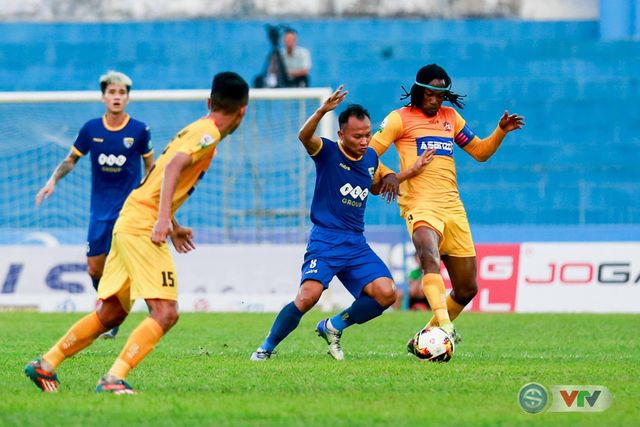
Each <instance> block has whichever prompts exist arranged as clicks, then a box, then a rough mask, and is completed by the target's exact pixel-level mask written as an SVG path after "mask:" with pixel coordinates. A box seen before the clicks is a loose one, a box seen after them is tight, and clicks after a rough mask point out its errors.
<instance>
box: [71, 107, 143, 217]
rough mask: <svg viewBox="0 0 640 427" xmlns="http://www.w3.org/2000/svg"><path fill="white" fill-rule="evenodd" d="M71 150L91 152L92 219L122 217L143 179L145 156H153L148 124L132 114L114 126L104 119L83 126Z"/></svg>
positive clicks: (81, 154) (80, 153) (82, 153)
mask: <svg viewBox="0 0 640 427" xmlns="http://www.w3.org/2000/svg"><path fill="white" fill-rule="evenodd" d="M71 150H72V151H73V152H74V153H75V154H77V155H79V156H84V155H86V154H87V153H91V157H90V158H91V214H90V220H91V221H104V220H110V219H114V218H117V217H118V213H119V212H120V208H121V207H122V204H123V203H124V201H125V199H126V198H127V196H128V195H129V193H130V192H131V190H133V189H134V188H135V187H136V186H137V185H138V184H139V183H140V179H141V170H142V166H141V158H142V157H143V156H144V157H147V156H151V155H153V150H152V147H151V135H150V132H149V128H148V127H147V125H146V124H144V123H142V122H140V121H138V120H135V119H133V118H131V117H129V116H127V118H126V119H125V121H124V123H123V124H122V126H120V127H118V128H110V127H109V126H108V125H107V124H106V121H105V119H104V117H103V118H98V119H93V120H89V121H88V122H87V123H85V124H84V126H82V129H80V132H79V133H78V137H77V138H76V141H75V143H74V144H73V146H72V147H71Z"/></svg>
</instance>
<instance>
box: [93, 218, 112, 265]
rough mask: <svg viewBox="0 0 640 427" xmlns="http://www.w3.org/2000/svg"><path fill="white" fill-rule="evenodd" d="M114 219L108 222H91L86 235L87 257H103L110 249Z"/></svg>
mask: <svg viewBox="0 0 640 427" xmlns="http://www.w3.org/2000/svg"><path fill="white" fill-rule="evenodd" d="M116 219H117V218H115V219H112V220H108V221H91V222H90V223H89V233H88V235H87V256H97V255H105V254H108V253H109V248H111V235H112V234H113V226H114V225H115V223H116Z"/></svg>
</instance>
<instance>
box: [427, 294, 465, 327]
mask: <svg viewBox="0 0 640 427" xmlns="http://www.w3.org/2000/svg"><path fill="white" fill-rule="evenodd" d="M462 310H464V305H461V304H458V303H457V302H455V301H454V300H453V298H451V295H449V296H447V312H448V313H449V319H450V320H451V321H452V322H453V321H454V320H455V318H456V317H458V316H459V315H460V313H462ZM427 326H438V319H436V316H433V317H432V318H431V320H429V324H428V325H427Z"/></svg>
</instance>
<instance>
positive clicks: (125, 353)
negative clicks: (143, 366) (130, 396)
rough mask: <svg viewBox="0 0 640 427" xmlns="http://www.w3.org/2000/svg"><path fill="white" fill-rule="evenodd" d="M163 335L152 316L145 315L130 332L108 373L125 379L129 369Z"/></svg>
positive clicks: (142, 357)
mask: <svg viewBox="0 0 640 427" xmlns="http://www.w3.org/2000/svg"><path fill="white" fill-rule="evenodd" d="M163 335H164V331H163V330H162V327H160V325H159V324H158V322H156V321H155V320H154V319H153V318H151V317H147V318H146V319H144V320H143V321H142V323H140V324H139V325H138V327H137V328H136V329H134V331H133V332H132V333H131V335H130V336H129V339H128V340H127V343H126V344H125V346H124V348H123V349H122V352H121V353H120V355H119V356H118V358H117V359H116V361H115V363H114V364H113V366H112V367H111V369H110V370H109V374H111V375H113V376H115V377H117V378H120V379H125V378H126V377H127V374H129V371H130V370H131V369H133V368H135V367H136V366H137V365H138V363H140V362H141V361H142V359H144V358H145V356H146V355H147V354H149V353H150V352H151V350H153V348H154V347H155V346H156V344H157V342H158V341H160V338H162V336H163Z"/></svg>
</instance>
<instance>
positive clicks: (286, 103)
mask: <svg viewBox="0 0 640 427" xmlns="http://www.w3.org/2000/svg"><path fill="white" fill-rule="evenodd" d="M330 93H331V91H330V90H329V89H327V88H308V89H252V90H251V93H250V103H249V108H248V109H247V115H246V117H245V119H244V122H243V124H242V126H241V127H240V128H239V129H238V130H237V131H236V132H235V133H234V134H233V135H231V136H229V137H227V138H226V139H225V140H223V141H222V143H220V145H219V146H218V150H217V155H216V158H214V160H213V161H212V163H211V166H210V168H209V171H208V172H207V174H206V176H205V178H204V179H203V180H202V181H201V182H200V183H199V184H198V187H197V190H196V191H195V192H194V194H193V195H192V196H191V198H190V200H189V201H188V202H187V203H185V204H184V205H183V206H182V207H181V209H180V211H179V212H178V215H177V218H178V220H179V221H180V222H181V223H184V224H185V225H189V226H191V227H194V228H195V229H196V231H197V233H198V234H197V236H198V241H200V242H203V243H223V242H225V243H228V242H233V243H257V242H274V243H298V242H302V241H304V239H305V234H306V232H307V229H308V227H309V219H308V218H309V215H308V209H309V205H310V202H311V195H312V192H313V183H314V176H315V172H314V167H313V161H312V160H311V159H310V158H309V156H308V155H307V154H306V151H305V150H304V148H303V147H302V146H301V144H300V142H299V141H298V138H297V133H298V130H299V129H300V127H301V125H302V124H303V123H304V121H305V120H306V118H307V117H308V115H310V114H311V113H312V112H313V111H314V110H315V109H316V108H317V107H318V105H319V104H320V103H321V102H322V101H323V100H324V99H326V98H327V97H328V96H329V95H330ZM208 96H209V91H208V90H158V91H147V90H133V91H132V92H131V101H130V104H129V106H128V107H127V112H128V113H129V114H130V115H131V116H132V117H134V118H136V119H138V120H141V121H143V122H145V123H147V124H148V125H149V126H150V128H151V136H152V141H153V145H154V151H155V154H154V156H155V157H157V156H159V155H160V153H161V152H162V150H163V148H164V146H165V145H166V144H167V143H168V142H169V140H170V139H171V138H172V137H173V136H174V135H175V134H176V133H177V132H178V131H179V130H180V129H181V128H183V127H184V126H185V125H187V124H188V123H190V122H192V121H194V120H196V119H197V118H199V117H201V116H203V115H204V114H206V113H207V110H206V109H207V106H206V99H207V98H208ZM102 114H104V105H103V104H102V102H101V99H100V93H99V92H93V91H89V92H77V91H73V92H71V91H70V92H5V93H0V116H1V117H3V120H2V121H0V189H1V191H0V236H1V237H0V244H15V243H25V242H28V241H29V240H45V239H55V240H56V241H58V242H60V243H70V244H77V243H84V241H85V239H86V227H87V224H88V220H89V199H90V197H89V196H90V190H91V179H90V174H91V170H90V161H89V160H88V159H81V160H80V161H79V162H78V164H77V165H76V167H75V168H74V170H73V171H72V172H71V173H70V174H69V175H67V176H66V177H64V178H63V179H62V180H61V181H60V182H59V183H58V184H57V186H56V189H55V192H54V193H53V195H52V196H51V197H50V198H49V199H48V200H46V201H44V202H43V204H42V205H41V206H40V207H36V206H35V202H34V200H35V195H36V193H37V192H38V190H39V189H40V187H41V186H42V185H44V183H45V182H46V181H47V179H48V178H49V176H50V175H51V173H52V171H53V170H54V169H55V167H56V166H57V165H58V164H59V162H60V161H61V160H62V159H63V158H64V157H65V156H66V155H67V154H68V153H69V149H70V147H71V145H72V144H73V141H74V140H75V137H76V134H77V132H78V130H79V129H80V127H81V126H82V125H83V124H84V123H85V122H86V121H87V120H89V119H91V118H94V117H100V116H101V115H102ZM334 122H335V118H334V116H333V115H327V116H326V117H325V119H323V121H322V122H321V124H320V127H319V129H318V133H319V134H321V135H323V136H329V137H330V136H332V135H334V134H335V129H336V128H335V123H334Z"/></svg>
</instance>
